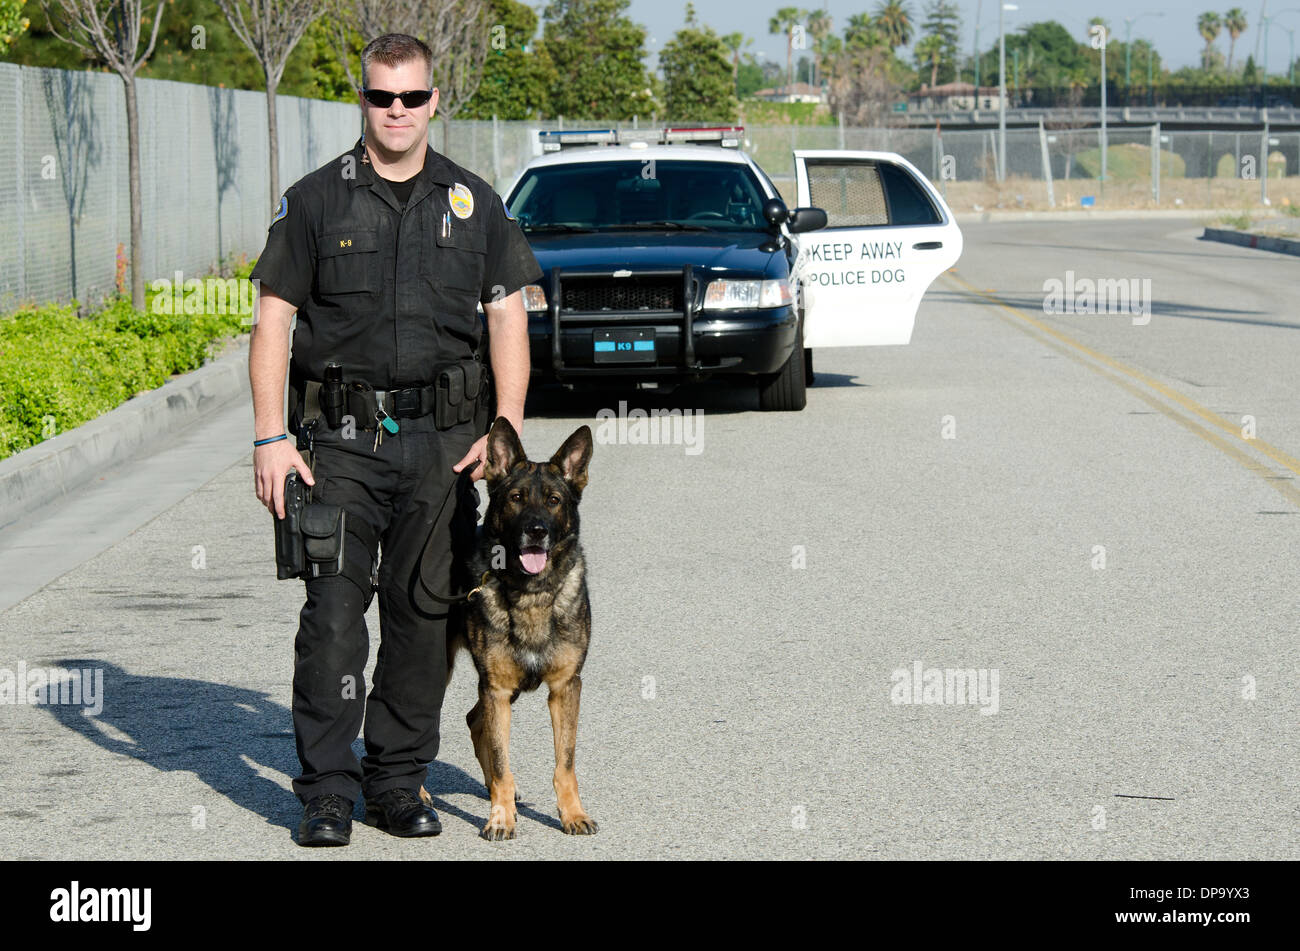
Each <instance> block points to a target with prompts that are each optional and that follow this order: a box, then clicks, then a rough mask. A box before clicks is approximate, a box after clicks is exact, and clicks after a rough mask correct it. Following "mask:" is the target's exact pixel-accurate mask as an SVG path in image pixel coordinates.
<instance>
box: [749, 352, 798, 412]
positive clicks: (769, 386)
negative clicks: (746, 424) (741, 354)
mask: <svg viewBox="0 0 1300 951" xmlns="http://www.w3.org/2000/svg"><path fill="white" fill-rule="evenodd" d="M803 368H804V356H803V348H802V347H800V346H797V345H796V346H795V347H794V348H793V349H792V350H791V351H790V357H789V359H788V360H786V361H785V366H783V367H781V369H780V370H778V371H777V372H776V373H769V374H767V375H765V376H761V377H759V378H758V408H759V409H761V410H764V411H765V412H766V411H776V412H789V411H791V410H801V409H803V408H804V406H806V405H807V404H808V391H807V387H806V386H805V385H804V377H803Z"/></svg>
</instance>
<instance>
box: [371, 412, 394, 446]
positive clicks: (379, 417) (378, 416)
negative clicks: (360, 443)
mask: <svg viewBox="0 0 1300 951" xmlns="http://www.w3.org/2000/svg"><path fill="white" fill-rule="evenodd" d="M375 422H376V423H378V424H379V425H378V426H376V427H375V444H374V445H373V446H372V447H371V448H370V451H371V452H378V451H379V447H380V446H381V445H383V443H384V430H387V431H388V434H389V435H390V436H396V435H397V420H395V419H393V417H391V416H389V415H388V414H387V413H385V412H384V408H383V407H382V406H380V407H379V408H378V409H376V410H375Z"/></svg>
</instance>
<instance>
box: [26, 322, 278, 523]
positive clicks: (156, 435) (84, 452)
mask: <svg viewBox="0 0 1300 951" xmlns="http://www.w3.org/2000/svg"><path fill="white" fill-rule="evenodd" d="M239 398H244V399H251V396H250V389H249V383H248V337H247V335H245V336H242V337H240V338H238V342H237V346H236V347H235V348H234V349H233V350H232V351H231V352H230V353H227V354H225V355H223V356H221V357H220V358H218V359H216V360H213V361H212V362H211V363H208V364H207V365H205V366H202V367H200V368H199V369H197V370H194V371H193V372H190V373H186V374H183V375H181V376H178V377H176V378H174V379H171V380H168V381H167V382H166V383H164V384H163V385H162V386H160V387H158V389H156V390H151V391H149V392H148V393H145V394H143V395H141V396H136V397H134V398H132V399H129V400H127V401H126V402H125V403H123V404H122V405H121V406H118V407H117V408H115V409H112V410H109V411H108V412H107V413H105V414H104V415H103V416H99V417H97V418H96V419H92V420H91V421H90V422H88V423H84V424H83V425H81V426H78V427H77V428H76V429H74V430H71V431H70V432H67V433H61V434H59V435H58V436H54V437H52V438H50V439H47V440H45V441H44V442H42V443H39V444H38V445H35V446H32V447H31V448H30V449H25V450H23V451H22V452H20V453H17V454H16V455H13V456H10V457H9V458H8V459H5V460H3V461H0V527H3V526H5V525H8V524H10V523H11V522H15V521H17V520H18V519H19V518H21V517H22V516H24V515H26V514H27V513H28V512H30V511H31V510H33V509H35V508H38V507H39V506H42V505H45V504H47V503H49V502H52V501H54V500H55V499H57V498H59V497H60V496H63V495H67V494H70V493H72V492H75V491H76V490H77V489H78V488H79V487H80V486H82V485H84V484H85V483H87V482H89V481H90V480H91V479H93V478H94V477H95V476H96V475H98V474H99V473H101V472H103V471H105V470H106V469H110V468H112V467H113V466H116V465H119V464H121V463H123V462H125V461H126V460H127V459H130V458H131V457H132V456H134V455H136V454H137V453H139V452H141V451H142V450H145V449H148V448H151V447H152V446H155V445H157V444H158V443H160V442H161V441H162V440H163V439H164V438H165V437H166V436H168V435H170V434H171V433H174V432H176V431H177V430H179V429H182V428H183V427H185V426H188V425H189V424H190V423H192V422H194V421H195V420H196V419H198V418H199V417H201V416H203V415H204V414H205V413H207V412H208V411H209V410H212V409H216V408H217V407H219V406H221V405H223V404H225V403H228V402H230V401H231V400H233V399H239ZM249 425H250V430H249V431H250V433H251V431H252V430H251V425H252V420H251V417H250V420H249Z"/></svg>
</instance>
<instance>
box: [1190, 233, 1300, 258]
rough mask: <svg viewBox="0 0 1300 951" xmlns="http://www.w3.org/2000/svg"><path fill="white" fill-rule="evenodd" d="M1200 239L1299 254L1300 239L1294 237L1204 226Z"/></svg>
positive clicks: (1280, 252)
mask: <svg viewBox="0 0 1300 951" xmlns="http://www.w3.org/2000/svg"><path fill="white" fill-rule="evenodd" d="M1201 239H1202V240H1204V241H1222V242H1223V243H1224V244H1236V245H1240V246H1241V247H1243V248H1259V249H1260V250H1261V251H1276V252H1277V253H1278V254H1294V255H1300V240H1297V239H1296V238H1277V237H1273V236H1272V235H1266V234H1251V233H1250V232H1248V231H1229V230H1227V229H1225V228H1206V229H1205V234H1203V235H1201Z"/></svg>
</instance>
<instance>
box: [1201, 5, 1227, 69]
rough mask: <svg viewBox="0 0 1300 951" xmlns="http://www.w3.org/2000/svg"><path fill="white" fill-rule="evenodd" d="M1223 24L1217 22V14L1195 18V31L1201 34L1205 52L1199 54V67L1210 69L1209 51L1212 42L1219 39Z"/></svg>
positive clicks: (1206, 14)
mask: <svg viewBox="0 0 1300 951" xmlns="http://www.w3.org/2000/svg"><path fill="white" fill-rule="evenodd" d="M1222 27H1223V24H1222V23H1221V22H1220V21H1219V15H1218V14H1217V13H1213V12H1210V13H1202V14H1201V15H1200V16H1199V17H1197V18H1196V30H1197V32H1198V33H1200V34H1201V39H1203V40H1205V51H1204V52H1203V53H1201V66H1202V67H1204V68H1205V69H1209V67H1210V49H1211V47H1213V46H1214V41H1215V40H1216V39H1218V38H1219V30H1220V29H1222Z"/></svg>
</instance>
